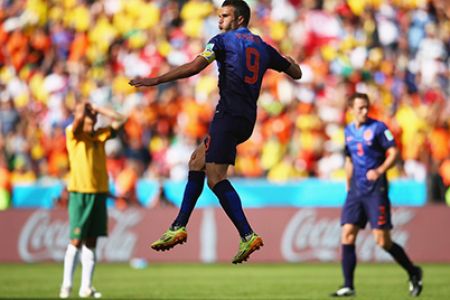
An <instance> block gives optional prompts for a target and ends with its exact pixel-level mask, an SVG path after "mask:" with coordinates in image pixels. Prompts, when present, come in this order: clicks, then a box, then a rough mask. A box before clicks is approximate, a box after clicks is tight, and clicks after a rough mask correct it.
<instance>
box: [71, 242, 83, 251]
mask: <svg viewBox="0 0 450 300" xmlns="http://www.w3.org/2000/svg"><path fill="white" fill-rule="evenodd" d="M70 243H71V244H72V245H73V246H75V247H77V248H78V249H79V248H80V247H81V245H82V242H81V240H71V241H70Z"/></svg>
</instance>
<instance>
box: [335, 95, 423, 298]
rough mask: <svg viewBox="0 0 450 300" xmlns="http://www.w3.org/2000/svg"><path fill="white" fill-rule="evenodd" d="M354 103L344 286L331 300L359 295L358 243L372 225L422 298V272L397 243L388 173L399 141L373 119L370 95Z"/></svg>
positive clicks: (348, 143)
mask: <svg viewBox="0 0 450 300" xmlns="http://www.w3.org/2000/svg"><path fill="white" fill-rule="evenodd" d="M348 104H349V108H350V109H351V111H352V112H353V114H354V118H355V120H354V122H353V123H351V124H349V125H347V127H346V128H345V152H346V160H345V170H346V175H347V189H348V194H347V199H346V200H345V204H344V207H343V209H342V215H341V225H342V235H341V243H342V271H343V275H344V285H343V286H342V287H341V288H339V289H338V290H337V291H336V292H334V293H333V294H331V296H333V297H349V296H354V295H355V288H354V285H353V275H354V272H355V268H356V252H355V241H356V237H357V235H358V231H359V229H361V228H362V229H364V227H365V226H366V223H367V221H369V222H370V226H371V228H372V233H373V236H374V238H375V241H376V243H377V245H378V246H380V247H382V248H383V249H384V250H386V251H387V252H388V253H389V254H390V255H391V256H392V257H393V258H394V260H395V261H396V262H397V263H398V264H400V265H401V266H402V267H403V268H404V269H405V270H406V271H407V272H408V275H409V282H410V288H409V291H410V294H411V296H414V297H416V296H419V295H420V293H421V292H422V269H421V268H420V267H417V266H415V265H414V264H413V263H412V262H411V261H410V260H409V258H408V256H407V255H406V253H405V251H404V250H403V248H402V247H401V246H400V245H398V244H396V243H395V242H393V241H392V240H391V229H392V223H391V205H390V201H389V198H388V181H387V178H386V171H387V170H388V169H389V168H391V167H392V166H393V165H394V163H395V160H396V158H397V154H398V150H397V147H396V145H395V141H394V138H393V136H392V133H391V132H390V131H389V129H388V128H387V127H386V125H385V124H384V123H383V122H380V121H377V120H374V119H371V118H369V117H368V111H369V105H370V101H369V97H368V96H367V94H363V93H355V94H353V95H352V96H351V97H350V98H349V103H348Z"/></svg>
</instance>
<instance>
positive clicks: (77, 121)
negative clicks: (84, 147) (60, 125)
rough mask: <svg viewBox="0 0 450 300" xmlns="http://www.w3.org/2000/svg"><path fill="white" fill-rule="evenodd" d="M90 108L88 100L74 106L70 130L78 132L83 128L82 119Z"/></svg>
mask: <svg viewBox="0 0 450 300" xmlns="http://www.w3.org/2000/svg"><path fill="white" fill-rule="evenodd" d="M89 109H90V104H89V103H88V102H81V103H78V104H77V105H76V106H75V112H74V120H73V123H72V132H73V133H79V132H80V131H82V130H83V120H84V117H85V116H86V114H87V111H88V110H89Z"/></svg>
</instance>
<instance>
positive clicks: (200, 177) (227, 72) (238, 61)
mask: <svg viewBox="0 0 450 300" xmlns="http://www.w3.org/2000/svg"><path fill="white" fill-rule="evenodd" d="M249 20H250V8H249V6H248V5H247V3H246V2H245V1H241V0H227V1H224V2H223V4H222V7H221V8H220V9H219V29H220V30H221V31H222V33H221V34H219V35H216V36H215V37H213V38H212V39H211V40H210V41H209V42H208V44H207V45H206V48H205V50H204V51H203V53H201V54H200V55H198V56H197V57H196V58H195V59H194V60H193V61H191V62H190V63H187V64H185V65H182V66H179V67H177V68H174V69H172V70H170V71H169V72H167V73H165V74H163V75H161V76H158V77H154V78H136V79H133V80H131V81H130V85H132V86H135V87H141V86H155V85H158V84H161V83H164V82H168V81H173V80H176V79H180V78H185V77H189V76H192V75H195V74H197V73H199V72H200V71H202V70H203V69H205V68H206V67H207V66H208V65H209V64H210V63H211V62H213V61H214V60H217V64H218V67H219V94H220V99H219V102H218V104H217V106H216V112H215V115H214V118H213V121H212V123H211V125H210V128H209V136H208V137H207V138H206V139H205V141H204V143H201V144H200V145H199V146H198V147H197V149H196V150H195V151H194V152H193V154H192V156H191V159H190V161H189V175H188V182H187V185H186V189H185V192H184V196H183V202H182V204H181V207H180V211H179V214H178V216H177V217H176V219H175V220H174V222H173V223H172V225H171V226H170V228H169V229H168V230H167V231H166V232H165V233H164V234H163V235H162V236H161V238H160V239H159V240H157V241H155V242H154V243H153V244H152V245H151V247H152V248H153V249H155V250H167V249H170V248H172V247H174V246H175V245H177V244H181V243H184V242H185V241H186V240H187V232H186V225H187V223H188V220H189V217H190V215H191V213H192V210H193V209H194V206H195V204H196V202H197V199H198V197H199V196H200V194H201V193H202V191H203V185H204V181H205V171H206V177H207V182H208V186H209V188H211V190H212V191H213V192H214V194H215V195H216V196H217V198H218V199H219V202H220V204H221V205H222V207H223V209H224V210H225V212H226V214H227V215H228V217H229V218H230V219H231V221H232V222H233V224H234V225H235V226H236V228H237V230H238V231H239V235H240V236H241V242H240V245H239V251H238V253H237V254H236V256H235V257H234V258H233V261H232V262H233V263H241V262H243V261H245V260H247V258H248V257H249V255H250V254H251V253H252V252H253V251H255V250H257V249H259V248H260V247H261V246H263V241H262V239H261V237H260V236H258V235H257V234H256V233H254V232H253V230H252V228H251V227H250V224H249V223H248V222H247V218H246V217H245V214H244V211H243V209H242V204H241V199H240V198H239V195H238V194H237V193H236V190H235V189H234V188H233V186H232V185H231V183H230V181H228V180H227V170H228V166H229V165H234V162H235V159H236V146H237V145H238V144H240V143H242V142H245V141H246V140H247V139H248V138H249V137H250V136H251V134H252V132H253V128H254V125H255V122H256V101H257V99H258V96H259V92H260V89H261V82H262V78H263V75H264V73H265V72H266V70H267V69H274V70H276V71H279V72H284V73H286V74H288V75H289V76H290V77H292V78H293V79H300V77H301V76H302V72H301V69H300V67H299V65H298V64H297V63H296V62H295V61H294V60H293V59H292V58H290V57H283V56H281V55H280V54H279V52H278V51H277V50H275V49H274V48H273V47H271V46H269V45H268V44H266V43H265V42H264V41H263V40H262V39H261V38H260V37H259V36H257V35H254V34H252V33H251V32H250V31H249V29H248V28H247V26H248V23H249Z"/></svg>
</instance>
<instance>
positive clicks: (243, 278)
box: [0, 263, 450, 300]
mask: <svg viewBox="0 0 450 300" xmlns="http://www.w3.org/2000/svg"><path fill="white" fill-rule="evenodd" d="M422 267H423V269H424V291H423V293H422V295H421V296H420V299H439V300H440V299H450V265H449V264H433V265H431V264H426V265H422ZM80 269H81V268H80V266H78V269H77V272H76V274H75V275H76V276H75V282H74V292H73V294H72V297H71V298H78V295H77V290H78V287H79V282H80V273H81V272H80ZM61 276H62V263H61V264H0V283H1V284H0V299H51V298H53V299H56V298H57V296H58V291H59V285H60V283H61ZM341 281H342V279H341V270H340V266H339V264H310V263H308V264H302V263H298V264H252V263H248V264H244V265H237V266H235V265H232V264H151V263H150V265H149V266H148V267H147V268H145V269H133V268H131V267H130V266H129V265H128V264H105V263H99V264H98V265H97V268H96V273H95V278H94V285H95V287H96V288H97V290H99V291H101V292H102V294H103V299H167V300H184V299H190V300H200V299H211V300H213V299H223V300H238V299H243V300H244V299H245V300H252V299H264V300H276V299H292V300H293V299H298V300H300V299H331V298H330V297H329V296H328V294H329V293H330V292H332V291H334V290H335V289H336V288H337V287H338V286H339V285H340V284H341ZM407 289H408V284H407V277H406V275H405V273H404V272H403V270H402V269H400V267H398V266H397V265H395V264H359V265H358V268H357V270H356V291H357V296H356V297H355V298H356V299H367V300H369V299H370V300H372V299H383V300H396V299H411V297H409V295H408V292H407Z"/></svg>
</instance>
